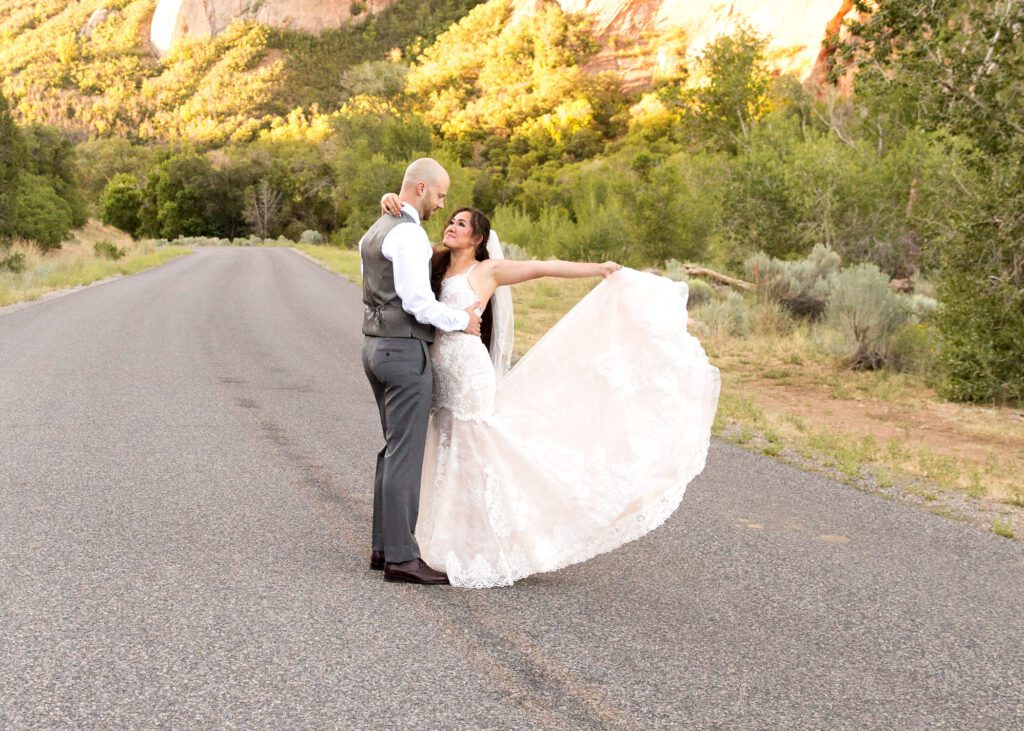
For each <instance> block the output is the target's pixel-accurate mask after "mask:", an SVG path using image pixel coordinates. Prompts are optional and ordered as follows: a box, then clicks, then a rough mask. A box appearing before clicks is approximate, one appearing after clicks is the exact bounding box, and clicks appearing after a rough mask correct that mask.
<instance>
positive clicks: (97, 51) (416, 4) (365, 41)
mask: <svg viewBox="0 0 1024 731" xmlns="http://www.w3.org/2000/svg"><path fill="white" fill-rule="evenodd" d="M476 4H477V2H476V0H397V2H395V3H394V4H393V5H392V6H391V7H390V8H388V10H386V11H385V12H383V13H381V14H379V15H376V16H370V17H367V18H366V19H365V20H361V21H360V22H358V23H356V24H354V25H352V26H351V27H345V28H339V29H333V30H325V31H324V32H323V33H321V34H320V35H319V36H316V35H310V34H307V33H304V32H300V31H295V30H289V29H287V28H272V27H269V26H264V25H260V24H258V23H256V22H255V21H253V20H248V21H235V22H232V23H230V24H229V25H228V26H227V28H226V29H225V30H224V31H223V32H222V33H220V34H219V35H217V36H216V37H214V38H212V39H207V38H204V39H195V40H188V39H186V40H184V41H182V42H180V43H178V44H177V45H176V46H175V47H174V48H173V49H172V50H171V52H170V53H169V54H168V55H166V56H165V57H164V58H158V57H157V56H156V55H155V54H154V52H153V50H152V48H151V46H150V35H151V27H152V20H153V13H154V10H155V8H156V2H155V0H113V1H111V0H82V2H78V3H73V4H68V3H65V2H58V1H57V0H41V1H39V2H26V1H24V0H2V2H0V78H2V82H0V90H2V92H3V94H4V95H5V96H7V98H8V99H9V100H10V101H11V106H12V107H13V108H14V110H15V113H16V116H17V118H18V119H19V121H21V122H22V123H44V124H51V125H54V126H58V127H62V128H65V129H69V130H72V131H74V132H77V133H78V134H79V135H80V136H82V137H85V136H93V135H100V136H108V135H116V136H120V137H126V138H129V139H134V140H156V139H167V140H189V141H192V142H196V143H200V144H222V143H225V142H228V141H245V140H249V139H252V138H253V137H254V136H255V135H256V134H257V133H258V131H259V130H260V129H264V128H267V127H269V125H270V121H271V120H272V119H274V118H279V117H281V116H283V115H286V114H287V113H288V112H289V111H290V110H292V109H294V108H295V107H300V106H301V107H309V106H311V105H314V104H315V105H317V106H319V107H320V108H322V109H326V110H331V109H336V108H338V107H340V106H341V105H342V104H343V103H344V102H345V100H346V98H347V96H348V93H347V92H346V91H345V88H344V84H343V83H342V76H343V74H344V73H345V72H346V71H347V70H349V69H351V68H352V67H354V66H358V65H359V64H361V63H363V62H367V61H382V60H384V59H385V58H386V57H387V56H388V54H389V53H391V52H392V49H399V54H404V55H410V54H412V53H414V52H415V51H416V50H418V49H419V48H422V47H424V46H426V45H429V44H430V43H432V42H433V39H434V38H435V37H436V35H437V34H438V33H440V32H441V31H443V30H444V29H446V28H447V27H448V26H449V25H451V23H453V22H454V21H456V20H458V19H459V18H461V17H463V16H464V15H465V14H466V12H467V11H468V10H469V9H470V8H472V7H473V6H474V5H476ZM104 9H105V10H107V11H108V12H107V13H106V15H105V17H103V14H102V13H101V14H100V16H99V17H102V20H101V22H98V23H96V22H95V21H94V22H93V23H90V18H92V17H93V16H94V13H96V12H97V11H100V10H104ZM349 93H350V92H349Z"/></svg>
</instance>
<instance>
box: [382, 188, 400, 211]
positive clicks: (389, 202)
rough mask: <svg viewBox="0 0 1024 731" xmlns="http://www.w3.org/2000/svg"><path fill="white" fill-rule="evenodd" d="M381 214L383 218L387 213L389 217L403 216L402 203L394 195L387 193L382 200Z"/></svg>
mask: <svg viewBox="0 0 1024 731" xmlns="http://www.w3.org/2000/svg"><path fill="white" fill-rule="evenodd" d="M380 213H381V215H382V216H383V215H384V214H385V213H386V214H388V215H389V216H401V215H402V201H401V199H399V197H398V196H397V195H395V194H394V193H385V194H384V195H382V196H381V198H380Z"/></svg>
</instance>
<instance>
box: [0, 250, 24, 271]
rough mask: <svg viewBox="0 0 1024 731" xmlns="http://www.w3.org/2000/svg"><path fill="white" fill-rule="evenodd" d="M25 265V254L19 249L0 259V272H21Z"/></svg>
mask: <svg viewBox="0 0 1024 731" xmlns="http://www.w3.org/2000/svg"><path fill="white" fill-rule="evenodd" d="M27 266H28V263H27V262H26V261H25V255H24V254H22V253H21V252H20V251H16V252H15V253H13V254H11V255H10V256H8V257H6V258H4V259H0V272H11V273H12V274H21V273H22V272H23V271H25V269H26V267H27Z"/></svg>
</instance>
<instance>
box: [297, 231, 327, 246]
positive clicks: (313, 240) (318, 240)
mask: <svg viewBox="0 0 1024 731" xmlns="http://www.w3.org/2000/svg"><path fill="white" fill-rule="evenodd" d="M324 241H325V239H324V235H323V234H322V233H320V232H319V231H310V230H309V229H307V230H305V231H303V232H302V234H301V235H300V236H299V243H303V244H322V243H324Z"/></svg>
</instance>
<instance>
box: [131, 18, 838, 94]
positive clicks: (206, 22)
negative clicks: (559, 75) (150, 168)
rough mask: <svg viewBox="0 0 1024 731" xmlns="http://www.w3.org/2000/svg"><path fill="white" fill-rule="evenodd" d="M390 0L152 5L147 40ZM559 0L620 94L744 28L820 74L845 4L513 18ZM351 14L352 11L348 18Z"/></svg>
mask: <svg viewBox="0 0 1024 731" xmlns="http://www.w3.org/2000/svg"><path fill="white" fill-rule="evenodd" d="M393 2H394V0H159V2H158V3H157V8H156V13H155V15H154V16H153V25H152V29H151V33H150V40H151V43H152V46H153V50H154V51H155V52H156V53H157V54H159V55H163V54H165V53H167V51H168V50H169V49H170V48H171V46H172V45H173V44H174V43H175V42H176V41H177V40H178V39H180V38H202V37H210V36H214V35H217V34H218V33H220V32H221V31H223V30H224V29H225V28H227V26H228V24H229V23H230V22H231V21H232V20H234V19H235V18H243V19H254V20H256V21H258V22H260V23H265V24H267V25H271V26H275V27H281V28H293V29H296V30H303V31H308V32H312V33H318V32H320V31H322V30H324V29H325V28H337V27H340V26H343V25H346V24H347V23H350V22H352V20H353V19H360V18H363V17H365V14H366V13H379V12H381V11H382V10H385V9H386V8H387V7H389V6H390V5H391V4H392V3H393ZM553 2H558V3H559V4H560V5H561V7H562V9H563V10H566V11H569V12H573V13H582V14H584V15H586V16H588V17H589V18H591V19H592V20H593V22H594V30H595V32H596V33H597V35H598V37H599V39H600V41H601V43H602V48H601V50H600V52H599V53H597V54H596V55H595V57H594V58H593V59H592V60H591V61H590V63H589V64H588V71H590V72H593V73H597V72H601V71H611V72H614V73H616V74H617V75H618V76H619V77H620V78H621V79H622V83H623V86H624V87H626V88H627V89H630V88H640V87H643V86H646V85H648V84H650V83H651V81H652V80H654V79H657V78H658V77H659V76H665V75H671V74H672V72H673V70H674V69H676V68H678V67H679V66H680V65H682V64H683V63H685V62H686V60H687V59H688V58H692V57H693V56H695V55H697V54H699V53H700V51H701V50H703V49H704V47H705V46H707V44H708V43H710V42H711V41H713V40H714V39H715V38H717V37H718V36H720V35H723V34H728V33H731V32H733V31H734V30H735V29H736V28H737V26H738V25H739V24H740V23H742V22H747V23H750V24H751V25H752V26H753V27H754V28H755V29H756V30H757V31H759V32H761V33H764V34H766V35H768V36H769V37H770V39H771V42H770V46H769V51H768V52H769V58H770V61H771V64H772V66H773V67H775V68H777V69H779V70H780V71H782V72H787V71H788V72H794V73H796V74H797V75H798V76H800V78H802V79H806V78H808V77H815V76H820V75H821V73H822V67H821V65H820V61H821V60H822V59H823V58H824V56H823V55H822V41H823V40H825V39H826V37H827V36H828V35H829V34H830V33H835V32H837V31H838V30H839V26H840V23H841V21H842V19H843V18H844V17H845V16H846V15H847V14H848V13H850V12H852V5H853V3H852V0H727V1H724V0H517V2H516V9H515V14H516V15H529V14H530V13H533V12H536V11H537V9H539V8H541V7H544V6H545V5H548V4H549V3H553ZM353 11H358V14H357V15H353Z"/></svg>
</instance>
